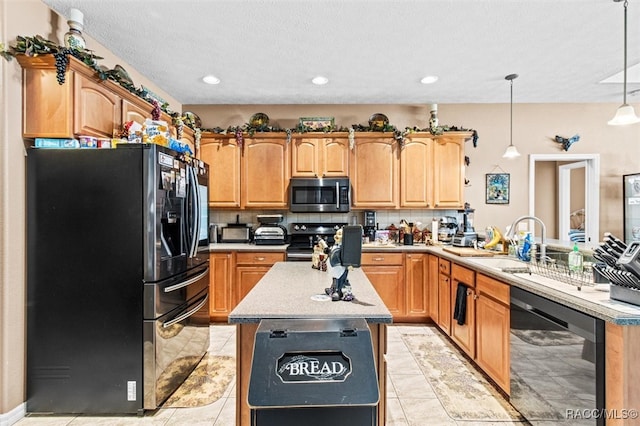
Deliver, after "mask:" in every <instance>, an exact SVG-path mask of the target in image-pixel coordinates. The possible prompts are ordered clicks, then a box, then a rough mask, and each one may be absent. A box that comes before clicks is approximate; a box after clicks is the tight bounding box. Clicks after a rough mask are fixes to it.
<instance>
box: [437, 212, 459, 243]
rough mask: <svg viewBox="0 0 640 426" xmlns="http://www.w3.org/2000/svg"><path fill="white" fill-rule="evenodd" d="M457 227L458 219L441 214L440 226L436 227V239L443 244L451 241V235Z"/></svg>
mask: <svg viewBox="0 0 640 426" xmlns="http://www.w3.org/2000/svg"><path fill="white" fill-rule="evenodd" d="M457 229H458V220H457V219H456V218H455V217H453V216H442V217H441V218H440V228H439V229H438V240H439V241H442V242H443V243H445V244H449V243H451V242H452V241H453V236H454V235H455V233H456V231H457Z"/></svg>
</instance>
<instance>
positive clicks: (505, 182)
mask: <svg viewBox="0 0 640 426" xmlns="http://www.w3.org/2000/svg"><path fill="white" fill-rule="evenodd" d="M486 177H487V193H486V203H487V204H509V195H510V194H509V180H510V175H509V173H487V174H486Z"/></svg>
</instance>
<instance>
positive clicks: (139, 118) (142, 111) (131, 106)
mask: <svg viewBox="0 0 640 426" xmlns="http://www.w3.org/2000/svg"><path fill="white" fill-rule="evenodd" d="M151 108H152V107H151V105H149V104H147V103H146V102H145V105H140V104H138V103H133V102H132V101H129V100H127V99H123V100H122V122H123V123H126V122H127V121H135V122H137V123H140V124H143V123H144V121H145V120H146V119H147V118H151Z"/></svg>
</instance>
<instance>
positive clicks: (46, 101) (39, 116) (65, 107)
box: [16, 55, 75, 138]
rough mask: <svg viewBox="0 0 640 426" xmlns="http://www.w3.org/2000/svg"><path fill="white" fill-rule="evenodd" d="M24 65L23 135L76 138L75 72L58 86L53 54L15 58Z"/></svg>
mask: <svg viewBox="0 0 640 426" xmlns="http://www.w3.org/2000/svg"><path fill="white" fill-rule="evenodd" d="M16 59H17V61H18V62H19V63H20V65H21V66H22V136H23V137H25V138H37V137H45V138H72V137H73V80H74V76H75V74H74V72H73V71H71V70H70V69H68V70H67V74H66V77H65V79H66V83H65V84H62V85H61V84H58V81H57V79H56V67H55V61H54V59H53V55H40V56H36V57H35V58H29V57H26V56H23V55H18V56H16Z"/></svg>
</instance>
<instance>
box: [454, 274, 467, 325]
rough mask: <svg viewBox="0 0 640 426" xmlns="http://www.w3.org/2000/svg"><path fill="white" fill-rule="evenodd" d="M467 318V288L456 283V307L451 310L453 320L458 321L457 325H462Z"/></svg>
mask: <svg viewBox="0 0 640 426" xmlns="http://www.w3.org/2000/svg"><path fill="white" fill-rule="evenodd" d="M466 316H467V286H466V285H464V284H462V283H458V289H457V290H456V305H455V308H454V310H453V319H455V320H458V325H464V322H465V320H466V319H467V318H466Z"/></svg>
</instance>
